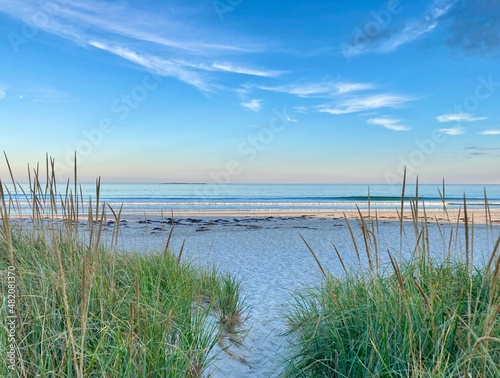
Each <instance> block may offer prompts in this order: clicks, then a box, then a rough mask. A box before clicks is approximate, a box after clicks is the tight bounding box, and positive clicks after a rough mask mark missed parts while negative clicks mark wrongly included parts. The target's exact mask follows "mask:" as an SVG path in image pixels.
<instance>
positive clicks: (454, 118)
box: [436, 113, 488, 122]
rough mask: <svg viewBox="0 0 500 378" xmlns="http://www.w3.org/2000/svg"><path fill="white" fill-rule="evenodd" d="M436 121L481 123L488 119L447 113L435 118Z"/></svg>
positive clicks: (466, 114) (465, 114) (467, 114)
mask: <svg viewBox="0 0 500 378" xmlns="http://www.w3.org/2000/svg"><path fill="white" fill-rule="evenodd" d="M436 119H437V120H438V121H439V122H474V121H483V120H485V119H488V117H474V116H473V115H472V114H469V113H447V114H442V115H440V116H437V117H436Z"/></svg>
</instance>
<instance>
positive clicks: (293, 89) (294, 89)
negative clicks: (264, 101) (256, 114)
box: [256, 81, 375, 98]
mask: <svg viewBox="0 0 500 378" xmlns="http://www.w3.org/2000/svg"><path fill="white" fill-rule="evenodd" d="M256 88H259V89H262V90H266V91H272V92H280V93H288V94H291V95H294V96H297V97H301V98H331V97H333V96H338V95H339V94H347V93H351V92H359V91H366V90H370V89H374V88H375V87H374V85H373V84H371V83H349V82H335V81H323V82H309V83H293V84H287V85H281V86H274V87H270V86H257V87H256Z"/></svg>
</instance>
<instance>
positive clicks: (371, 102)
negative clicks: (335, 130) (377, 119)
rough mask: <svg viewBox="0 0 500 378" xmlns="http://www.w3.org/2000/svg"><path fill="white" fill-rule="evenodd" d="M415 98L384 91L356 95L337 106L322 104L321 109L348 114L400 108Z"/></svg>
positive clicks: (327, 111) (322, 110)
mask: <svg viewBox="0 0 500 378" xmlns="http://www.w3.org/2000/svg"><path fill="white" fill-rule="evenodd" d="M412 100H413V98H412V97H409V96H403V95H399V94H392V93H383V94H377V95H372V96H366V97H354V98H350V99H348V100H345V101H343V102H340V103H339V104H337V105H336V106H334V107H332V106H328V105H322V106H320V107H319V111H320V112H322V113H330V114H348V113H357V112H362V111H367V110H374V109H382V108H398V107H400V106H401V105H402V104H404V103H406V102H409V101H412Z"/></svg>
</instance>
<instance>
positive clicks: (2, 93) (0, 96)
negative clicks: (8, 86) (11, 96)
mask: <svg viewBox="0 0 500 378" xmlns="http://www.w3.org/2000/svg"><path fill="white" fill-rule="evenodd" d="M4 98H5V90H3V89H2V88H0V100H3V99H4Z"/></svg>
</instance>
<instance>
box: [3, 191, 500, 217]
mask: <svg viewBox="0 0 500 378" xmlns="http://www.w3.org/2000/svg"><path fill="white" fill-rule="evenodd" d="M9 189H10V190H11V191H12V187H10V188H9ZM81 189H82V193H83V200H84V201H85V202H88V200H89V198H92V199H93V201H94V202H95V198H96V194H95V185H94V184H82V185H81ZM485 189H486V192H487V196H488V202H489V205H490V207H491V208H492V209H493V208H500V185H486V186H483V185H447V186H446V187H445V192H444V202H445V203H446V206H447V208H448V209H458V208H459V207H461V206H463V198H464V195H465V197H466V198H467V205H468V207H470V208H481V207H484V202H485V201H484V191H485ZM58 190H60V191H63V192H64V191H65V186H59V187H58ZM440 191H441V193H440ZM442 194H443V190H442V187H441V186H440V185H419V187H418V196H419V199H420V201H424V202H425V206H426V208H427V209H438V208H442V207H443V200H442V197H441V195H442ZM415 196H416V188H415V186H414V185H407V186H406V192H405V198H406V203H407V204H408V202H409V200H410V199H411V198H415ZM17 198H18V199H19V202H20V204H21V207H25V206H27V204H28V200H27V199H26V198H25V196H24V195H23V194H21V193H18V195H17ZM29 198H30V196H29V195H28V199H29ZM100 200H101V201H104V202H106V203H108V204H109V205H110V206H111V207H112V208H113V209H119V208H120V206H121V205H122V204H123V211H124V213H127V214H144V213H160V212H165V213H170V212H171V211H174V213H175V212H188V213H189V212H204V213H208V212H211V213H224V212H231V213H242V214H243V213H245V212H251V213H262V214H266V213H269V214H272V213H287V212H290V213H292V212H295V213H296V212H302V213H304V214H307V213H331V212H343V211H355V210H356V206H358V207H359V208H360V209H362V210H366V209H368V207H369V206H370V208H371V209H372V210H380V211H382V210H394V209H399V208H400V206H401V186H396V185H361V184H357V185H346V184H325V185H321V184H290V185H288V184H231V185H216V184H102V185H101V193H100Z"/></svg>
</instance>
